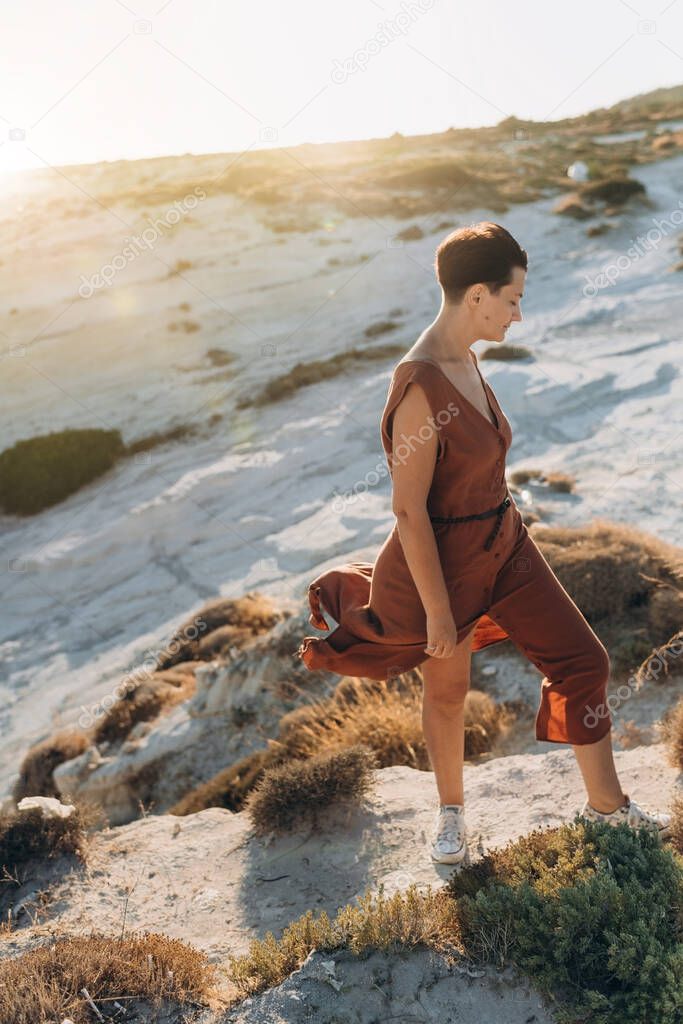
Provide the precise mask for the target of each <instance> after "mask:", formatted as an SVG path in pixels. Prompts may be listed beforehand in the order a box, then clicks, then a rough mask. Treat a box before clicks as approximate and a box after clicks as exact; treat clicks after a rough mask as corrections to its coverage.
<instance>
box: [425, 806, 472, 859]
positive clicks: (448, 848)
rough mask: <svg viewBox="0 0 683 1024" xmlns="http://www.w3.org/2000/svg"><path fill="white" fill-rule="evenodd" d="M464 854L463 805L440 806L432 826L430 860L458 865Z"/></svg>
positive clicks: (465, 841)
mask: <svg viewBox="0 0 683 1024" xmlns="http://www.w3.org/2000/svg"><path fill="white" fill-rule="evenodd" d="M466 854H467V835H466V831H465V808H464V806H463V804H441V806H440V807H439V810H438V811H437V813H436V821H435V824H434V837H433V840H432V860H435V861H437V862H438V863H439V864H458V863H459V862H460V861H461V860H462V859H463V858H464V857H465V856H466Z"/></svg>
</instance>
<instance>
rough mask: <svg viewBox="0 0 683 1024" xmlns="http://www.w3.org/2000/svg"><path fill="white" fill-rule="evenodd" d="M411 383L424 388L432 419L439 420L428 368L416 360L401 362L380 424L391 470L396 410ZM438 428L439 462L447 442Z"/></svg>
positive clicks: (395, 372)
mask: <svg viewBox="0 0 683 1024" xmlns="http://www.w3.org/2000/svg"><path fill="white" fill-rule="evenodd" d="M411 383H414V384H418V385H419V386H420V387H421V388H422V390H423V391H424V393H425V397H426V398H427V401H428V403H429V408H430V410H431V415H432V419H433V420H434V422H435V423H438V422H439V421H438V419H437V412H438V410H437V409H436V408H435V396H434V388H433V384H432V378H431V377H430V375H429V372H428V370H427V368H426V367H425V366H424V365H423V364H421V363H417V362H414V363H413V365H412V366H411V365H410V363H409V362H408V361H406V362H405V363H399V364H398V366H397V367H396V369H395V371H394V375H393V377H392V379H391V386H390V388H389V394H388V396H387V400H386V404H385V406H384V411H383V412H382V420H381V424H380V434H381V439H382V447H383V448H384V453H385V456H386V459H387V465H388V466H389V472H391V470H392V468H393V466H392V451H393V443H392V426H393V417H394V412H395V411H396V408H397V406H398V405H399V403H400V401H401V399H402V398H403V396H404V394H405V392H406V388H407V387H408V385H409V384H411ZM436 429H437V436H438V441H439V446H438V449H437V454H436V460H437V462H439V461H440V460H441V459H442V458H443V455H444V451H445V442H444V438H443V436H442V434H441V431H440V430H439V429H438V427H437V428H436Z"/></svg>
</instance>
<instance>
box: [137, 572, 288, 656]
mask: <svg viewBox="0 0 683 1024" xmlns="http://www.w3.org/2000/svg"><path fill="white" fill-rule="evenodd" d="M282 617H283V615H282V613H281V612H279V611H278V610H277V608H276V607H275V605H274V604H273V603H272V601H271V600H270V599H269V598H268V597H265V596H264V595H263V594H259V593H258V592H257V591H249V592H248V593H246V594H244V595H243V596H242V597H238V598H232V597H219V598H216V599H214V600H212V601H209V602H207V603H206V604H205V605H202V607H201V608H200V609H199V610H198V611H197V612H195V613H194V615H192V616H191V617H190V618H188V619H186V620H185V621H184V622H183V623H182V624H181V625H180V626H179V627H178V629H177V630H176V631H175V633H174V634H173V636H172V637H171V639H170V640H169V642H168V644H167V645H166V648H165V649H164V650H163V651H162V652H160V654H159V655H158V656H157V669H168V668H172V667H173V666H174V665H177V664H179V663H180V662H183V661H212V660H213V659H214V658H216V657H217V656H218V655H219V654H221V653H222V652H226V651H228V650H229V649H230V648H231V647H236V648H238V649H239V648H241V647H243V646H244V645H245V644H246V643H247V642H248V641H249V640H251V639H253V638H254V637H256V636H259V635H260V634H261V633H265V632H267V630H269V629H272V628H273V626H275V625H276V623H278V622H279V621H280V620H281V619H282Z"/></svg>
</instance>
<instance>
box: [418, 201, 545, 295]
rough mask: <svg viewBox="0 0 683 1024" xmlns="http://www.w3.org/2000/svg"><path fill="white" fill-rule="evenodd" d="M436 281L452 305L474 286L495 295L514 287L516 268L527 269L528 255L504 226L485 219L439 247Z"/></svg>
mask: <svg viewBox="0 0 683 1024" xmlns="http://www.w3.org/2000/svg"><path fill="white" fill-rule="evenodd" d="M434 267H435V269H436V278H437V281H438V282H439V284H440V285H441V287H442V288H443V291H444V295H445V296H446V298H447V300H448V301H449V302H460V301H461V300H462V298H463V296H464V294H465V292H466V291H467V289H468V288H469V287H470V285H472V284H479V283H481V282H483V283H484V284H486V285H488V287H489V288H490V290H491V291H492V292H494V293H497V292H499V291H500V289H501V288H503V287H504V286H505V285H506V284H510V281H511V279H512V270H513V268H514V267H521V268H522V270H526V269H527V254H526V252H525V250H524V249H522V247H521V246H520V244H519V242H517V241H516V240H515V239H514V238H513V237H512V235H511V234H510V232H509V231H506V229H505V228H504V227H503V226H502V225H501V224H494V223H493V221H490V220H481V221H479V222H478V223H477V224H469V225H468V226H467V227H464V228H458V229H457V231H452V232H451V233H450V235H447V236H446V237H445V238H444V240H443V241H442V242H441V243H440V244H439V246H438V248H437V250H436V258H435V260H434Z"/></svg>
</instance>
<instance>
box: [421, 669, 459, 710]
mask: <svg viewBox="0 0 683 1024" xmlns="http://www.w3.org/2000/svg"><path fill="white" fill-rule="evenodd" d="M432 660H433V661H437V660H438V659H432ZM422 683H423V698H424V700H425V701H429V702H430V703H432V704H439V705H444V706H446V705H447V706H451V707H455V708H457V707H458V706H461V705H463V704H464V703H465V698H466V696H467V691H468V690H469V688H470V673H469V671H464V670H463V668H462V666H458V668H457V669H456V668H455V667H454V668H453V669H452V670H451V671H449V670H448V668H447V667H446V666H444V664H443V662H442V663H441V664H440V665H430V666H429V668H426V667H425V666H424V665H422Z"/></svg>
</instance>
